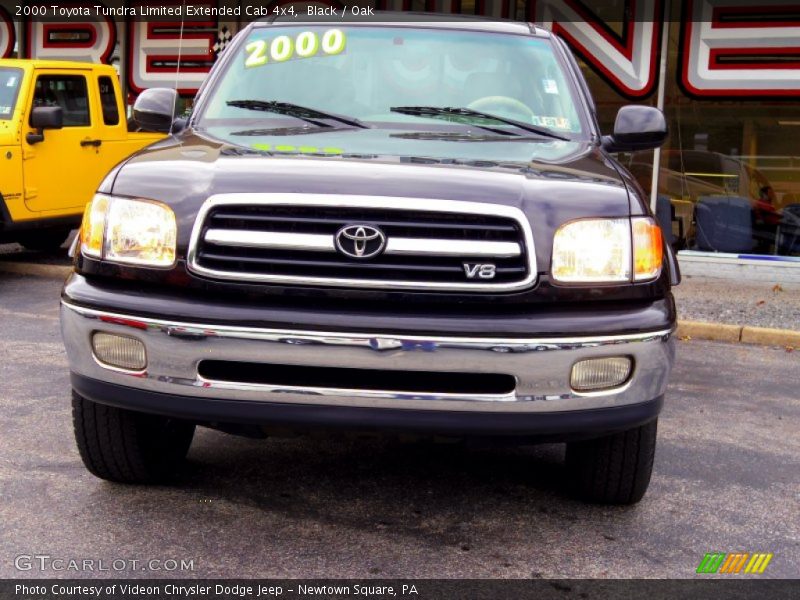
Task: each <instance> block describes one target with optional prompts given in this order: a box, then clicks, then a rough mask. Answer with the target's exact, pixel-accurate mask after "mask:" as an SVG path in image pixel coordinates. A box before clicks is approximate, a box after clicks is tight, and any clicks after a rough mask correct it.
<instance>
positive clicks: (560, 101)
mask: <svg viewBox="0 0 800 600" xmlns="http://www.w3.org/2000/svg"><path fill="white" fill-rule="evenodd" d="M233 51H234V52H235V55H232V56H231V57H230V58H229V60H228V64H227V65H226V70H225V72H224V73H223V74H222V75H221V76H220V77H219V78H218V79H217V80H216V82H215V84H214V86H213V88H212V90H211V92H210V98H209V99H208V100H207V101H206V102H205V105H204V108H203V109H202V110H201V112H200V114H199V115H198V117H197V119H196V121H195V123H194V125H195V127H196V129H198V130H200V131H204V132H206V133H208V134H209V135H211V136H213V137H215V138H218V139H222V140H224V141H226V142H229V143H232V144H236V145H238V146H245V147H248V148H252V149H255V150H263V151H270V152H299V153H306V154H320V153H321V154H346V153H353V154H374V155H396V156H397V155H400V156H425V157H435V158H447V157H449V158H464V159H487V160H503V161H509V160H511V161H514V160H518V161H525V162H527V161H528V160H530V159H531V158H532V157H534V156H537V155H545V156H544V158H548V157H549V158H553V159H554V158H555V156H548V155H563V154H565V153H566V154H570V153H571V152H570V149H572V150H574V148H575V146H576V143H575V142H585V141H586V139H587V138H588V136H587V133H586V127H585V125H584V123H583V121H582V112H581V111H579V110H578V106H577V104H576V103H577V100H576V95H575V93H574V90H573V89H572V84H571V82H570V80H569V79H568V78H567V76H566V75H565V72H564V68H563V66H562V64H561V62H560V60H559V58H558V57H557V55H556V52H555V49H554V46H553V43H552V41H551V40H549V39H547V38H537V37H534V36H528V35H515V34H500V33H489V32H485V31H466V30H454V29H437V28H432V27H431V28H428V27H419V28H414V27H391V26H360V25H346V24H342V25H338V24H335V25H333V26H330V25H328V26H326V25H319V24H313V25H306V26H267V27H258V28H254V29H253V30H252V31H251V33H250V35H249V36H248V38H247V39H246V40H244V41H243V42H242V43H240V44H239V45H237V46H236V48H235V50H233ZM570 142H572V143H570Z"/></svg>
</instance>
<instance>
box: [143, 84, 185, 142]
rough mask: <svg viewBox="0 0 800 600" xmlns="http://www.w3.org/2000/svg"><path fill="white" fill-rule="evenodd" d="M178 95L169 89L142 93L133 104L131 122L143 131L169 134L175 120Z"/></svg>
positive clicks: (153, 89) (156, 89) (155, 89)
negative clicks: (134, 122)
mask: <svg viewBox="0 0 800 600" xmlns="http://www.w3.org/2000/svg"><path fill="white" fill-rule="evenodd" d="M177 102H178V93H177V92H176V91H175V90H173V89H170V88H152V89H149V90H145V91H143V92H142V93H141V94H139V97H138V98H136V102H135V103H134V104H133V120H134V121H136V124H137V125H138V126H139V127H140V128H141V129H143V130H145V131H157V132H160V133H169V132H170V130H171V129H172V122H173V121H174V120H175V107H176V105H177Z"/></svg>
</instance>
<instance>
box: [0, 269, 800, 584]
mask: <svg viewBox="0 0 800 600" xmlns="http://www.w3.org/2000/svg"><path fill="white" fill-rule="evenodd" d="M54 262H58V261H54ZM60 283H61V282H60V281H59V280H58V278H55V277H30V276H24V275H20V274H12V273H3V272H0V338H1V339H2V344H0V374H1V375H0V377H1V381H2V383H0V390H1V391H0V406H1V407H2V411H0V432H1V434H2V435H0V577H6V578H8V577H42V576H63V577H66V576H72V577H75V576H81V577H83V576H108V575H109V573H107V572H100V571H96V570H95V571H88V572H84V573H75V572H63V571H61V572H53V571H44V572H43V571H40V570H39V569H38V567H37V566H35V567H34V568H31V569H30V570H19V569H18V567H19V561H15V559H16V558H17V557H19V556H20V555H48V556H51V557H53V558H63V559H66V560H70V559H73V560H84V559H92V560H100V559H102V560H104V561H107V563H111V561H114V560H117V559H122V560H126V561H130V560H132V559H134V560H141V561H148V560H151V559H156V560H159V561H162V562H161V563H160V564H164V563H163V561H167V560H176V561H178V562H180V561H181V560H190V561H192V569H191V570H185V571H180V570H176V571H174V572H170V573H169V575H170V576H187V577H188V576H192V577H207V578H222V577H381V578H391V577H411V578H418V577H419V578H422V577H428V578H432V577H459V578H461V577H464V578H466V577H472V578H477V577H503V578H517V577H520V578H526V577H679V578H680V577H693V576H694V573H695V569H696V568H697V565H698V564H699V562H700V560H701V559H702V558H703V555H704V554H705V553H706V552H772V553H774V558H773V559H772V562H771V563H770V565H769V567H768V569H767V570H766V572H765V574H764V575H763V576H764V577H795V576H797V565H798V564H800V522H798V518H797V514H798V506H800V436H798V435H797V432H798V426H799V425H800V398H798V397H797V383H798V378H799V377H800V351H794V352H789V351H787V350H786V349H783V348H763V347H755V346H745V345H726V344H721V343H713V342H700V341H696V340H691V341H689V340H686V341H681V342H680V343H679V345H678V362H677V368H676V371H675V373H674V375H673V378H672V384H671V387H670V390H669V394H668V397H667V402H666V407H665V410H664V413H663V415H662V417H661V420H660V424H659V447H658V451H657V457H656V466H655V473H654V479H653V482H652V484H651V487H650V491H649V493H648V495H647V496H646V497H645V499H644V500H643V502H642V503H641V504H639V505H638V506H636V507H633V508H608V507H597V506H590V505H584V504H581V503H578V502H576V501H573V500H571V499H570V498H569V497H568V496H566V495H565V494H564V493H563V491H562V488H561V475H562V467H561V461H562V459H563V448H562V447H560V446H538V447H524V448H503V447H486V446H473V445H470V446H464V445H461V444H444V443H433V442H417V441H409V440H402V439H371V438H359V439H350V438H347V439H344V438H316V437H315V438H294V439H272V440H267V441H258V440H247V439H242V438H237V437H233V436H229V435H225V434H222V433H218V432H214V431H209V430H201V431H200V432H199V433H198V435H197V436H196V437H195V441H194V444H193V446H192V448H191V450H190V453H189V460H190V466H189V469H188V471H187V472H186V473H185V474H184V475H183V476H182V479H181V480H180V482H179V483H177V484H176V485H173V486H168V487H166V486H165V487H151V488H146V487H125V486H120V485H112V484H109V483H105V482H102V481H100V480H98V479H95V478H94V477H92V476H91V475H89V473H88V472H86V471H85V470H84V468H83V466H82V464H81V462H80V459H79V457H78V453H77V450H76V449H75V446H74V443H73V439H72V426H71V421H70V418H71V417H70V405H69V380H68V372H67V362H66V357H65V355H64V350H63V347H62V345H61V339H60V335H59V328H58V294H59V289H60ZM15 563H16V564H15ZM112 574H113V575H118V576H119V575H122V576H131V577H142V576H165V575H167V573H164V572H159V573H153V572H146V571H142V570H141V567H138V568H134V567H132V566H127V567H126V568H125V569H123V570H122V571H121V572H120V571H117V572H114V573H112Z"/></svg>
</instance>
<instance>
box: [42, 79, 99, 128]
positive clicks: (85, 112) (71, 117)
mask: <svg viewBox="0 0 800 600" xmlns="http://www.w3.org/2000/svg"><path fill="white" fill-rule="evenodd" d="M33 106H34V107H36V106H60V107H61V109H62V110H63V111H64V127H85V126H87V125H89V124H90V121H89V95H88V93H87V91H86V78H85V77H83V76H82V75H40V76H39V77H38V78H37V79H36V89H35V91H34V94H33Z"/></svg>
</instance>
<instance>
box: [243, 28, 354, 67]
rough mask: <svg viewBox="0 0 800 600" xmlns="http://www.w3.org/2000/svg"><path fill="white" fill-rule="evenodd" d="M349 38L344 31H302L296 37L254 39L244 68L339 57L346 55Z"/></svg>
mask: <svg viewBox="0 0 800 600" xmlns="http://www.w3.org/2000/svg"><path fill="white" fill-rule="evenodd" d="M346 45H347V36H346V35H345V33H344V31H342V30H341V29H328V30H327V31H325V32H323V33H322V34H321V35H320V34H318V33H317V32H316V31H303V32H301V33H299V34H297V35H296V36H294V37H292V36H288V35H279V36H277V37H275V38H273V39H272V40H254V41H252V42H250V43H248V44H247V45H246V46H245V47H244V52H245V59H244V66H245V67H246V68H248V69H251V68H253V67H263V66H264V65H268V64H276V63H282V62H286V61H287V60H293V59H300V58H312V57H314V56H336V55H338V54H341V53H342V52H344V50H345V47H346Z"/></svg>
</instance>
